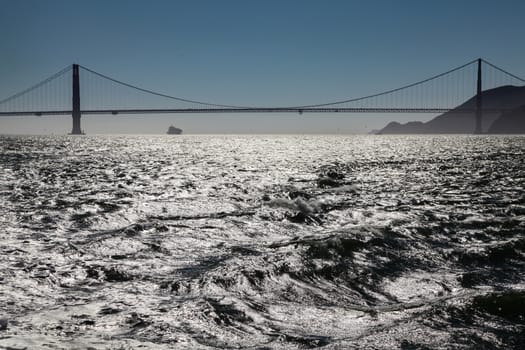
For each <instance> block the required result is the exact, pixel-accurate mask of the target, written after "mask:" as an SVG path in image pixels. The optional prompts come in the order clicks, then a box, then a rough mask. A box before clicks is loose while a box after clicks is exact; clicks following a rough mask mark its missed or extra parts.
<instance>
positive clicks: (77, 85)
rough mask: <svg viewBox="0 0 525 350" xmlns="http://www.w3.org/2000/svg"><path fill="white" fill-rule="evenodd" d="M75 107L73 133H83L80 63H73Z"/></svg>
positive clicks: (73, 111)
mask: <svg viewBox="0 0 525 350" xmlns="http://www.w3.org/2000/svg"><path fill="white" fill-rule="evenodd" d="M72 102H73V105H72V106H73V109H72V113H71V116H72V117H73V129H72V130H71V135H82V128H81V127H80V116H81V113H80V78H79V72H78V64H73V101H72Z"/></svg>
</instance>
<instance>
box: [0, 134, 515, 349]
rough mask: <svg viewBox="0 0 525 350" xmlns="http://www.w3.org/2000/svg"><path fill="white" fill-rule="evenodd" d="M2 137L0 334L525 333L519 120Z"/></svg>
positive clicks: (212, 341) (62, 344) (194, 341)
mask: <svg viewBox="0 0 525 350" xmlns="http://www.w3.org/2000/svg"><path fill="white" fill-rule="evenodd" d="M0 147H1V150H2V152H1V155H0V201H1V206H0V224H1V228H2V230H1V231H0V237H1V241H0V242H1V243H0V267H1V271H2V275H1V276H0V282H1V285H0V297H1V300H2V303H0V318H1V319H2V320H3V321H2V322H3V323H1V322H0V328H3V329H2V330H0V345H1V346H2V347H11V348H28V349H29V348H53V349H55V348H56V349H65V348H67V349H73V348H74V349H84V348H87V347H90V348H92V349H113V348H118V347H121V348H137V347H139V346H140V347H141V348H146V349H187V348H202V349H213V348H232V347H233V348H250V347H251V348H257V349H303V348H314V347H324V348H328V349H330V348H333V349H339V348H374V349H392V348H402V349H415V348H431V349H434V348H440V349H442V348H458V349H474V348H494V349H512V348H516V349H517V348H519V346H521V344H523V343H524V341H525V338H524V336H523V334H525V333H524V331H525V328H524V324H525V316H524V312H525V307H524V306H523V305H524V303H525V301H524V300H525V275H524V274H523V268H524V267H525V266H524V261H525V255H524V254H525V236H524V234H525V194H524V193H525V192H524V185H525V165H524V164H525V151H524V150H525V138H524V137H520V136H512V137H510V136H490V137H489V136H384V135H383V136H174V137H170V136H81V137H71V136H58V137H57V136H2V137H0ZM2 325H4V326H2Z"/></svg>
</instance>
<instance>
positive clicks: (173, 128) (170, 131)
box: [167, 125, 182, 135]
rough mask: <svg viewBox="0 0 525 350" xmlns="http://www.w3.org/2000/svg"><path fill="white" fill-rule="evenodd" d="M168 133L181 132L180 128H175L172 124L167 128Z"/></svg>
mask: <svg viewBox="0 0 525 350" xmlns="http://www.w3.org/2000/svg"><path fill="white" fill-rule="evenodd" d="M167 134H168V135H180V134H182V129H179V128H176V127H174V126H173V125H172V126H170V127H169V128H168V132H167Z"/></svg>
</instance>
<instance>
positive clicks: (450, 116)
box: [378, 85, 525, 134]
mask: <svg viewBox="0 0 525 350" xmlns="http://www.w3.org/2000/svg"><path fill="white" fill-rule="evenodd" d="M482 100H483V108H487V109H495V110H497V109H514V108H518V107H519V106H522V105H523V104H524V102H525V86H510V85H509V86H501V87H498V88H495V89H490V90H485V91H483V93H482ZM475 106H476V97H475V96H474V97H472V98H470V99H469V100H467V101H466V102H465V103H463V104H461V105H460V106H458V107H456V108H454V109H452V110H450V111H448V112H445V113H443V114H441V115H439V116H437V117H435V118H434V119H432V120H430V121H428V122H426V123H423V122H409V123H406V124H400V123H398V122H391V123H389V124H388V125H387V126H385V127H384V128H383V129H381V130H380V131H379V132H378V134H471V133H473V132H474V129H475V125H476V122H475V119H476V118H475V113H474V112H461V109H467V110H473V109H475ZM500 115H501V112H484V113H483V119H482V121H481V124H482V128H483V132H492V131H490V130H489V128H490V127H491V125H492V123H493V122H494V121H495V120H496V119H498V118H499V117H500ZM522 130H523V129H522ZM521 132H523V131H521Z"/></svg>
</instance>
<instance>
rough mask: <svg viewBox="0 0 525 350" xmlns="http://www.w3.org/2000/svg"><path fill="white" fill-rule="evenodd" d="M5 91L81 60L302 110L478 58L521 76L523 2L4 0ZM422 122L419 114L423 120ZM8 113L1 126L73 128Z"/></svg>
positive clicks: (124, 126) (260, 127) (175, 91)
mask: <svg viewBox="0 0 525 350" xmlns="http://www.w3.org/2000/svg"><path fill="white" fill-rule="evenodd" d="M0 6H1V7H0V8H1V10H0V33H2V38H1V40H0V53H1V55H0V99H2V98H4V97H7V96H9V95H12V94H14V93H16V92H18V91H20V90H22V89H24V88H26V87H28V86H30V85H32V84H34V83H36V82H38V81H39V80H42V79H43V78H46V77H47V76H49V75H51V74H52V73H54V72H56V71H58V70H60V69H62V68H64V67H66V66H67V65H69V64H71V63H73V62H76V63H80V64H82V65H84V66H86V67H89V68H91V69H93V70H96V71H98V72H101V73H104V74H107V75H110V76H112V77H115V78H117V79H119V80H123V81H126V82H130V83H133V84H136V85H139V86H143V87H146V88H150V89H153V90H156V91H160V92H164V93H167V94H170V95H175V96H180V97H184V98H189V99H196V100H204V101H211V102H216V103H223V104H235V105H261V104H264V105H268V104H270V105H272V104H273V105H301V104H311V103H317V102H319V103H322V102H327V101H333V100H339V99H344V98H348V97H358V96H362V95H367V94H370V93H374V92H380V91H383V90H387V89H390V88H395V87H398V86H400V85H404V84H407V83H411V82H414V81H417V80H420V79H423V78H426V77H428V76H430V75H433V74H437V73H441V72H443V71H445V70H448V69H450V68H453V67H455V66H458V65H460V64H463V63H466V62H468V61H471V60H473V59H475V58H478V57H483V58H485V59H487V60H489V61H491V62H493V63H496V64H498V65H500V66H502V67H504V68H505V69H507V70H509V71H511V72H513V73H515V74H517V75H519V76H525V45H524V44H523V42H524V40H525V27H524V24H523V16H524V14H525V1H523V0H502V1H494V0H439V1H438V0H435V1H431V0H429V1H422V0H396V1H394V0H383V1H379V0H367V1H365V0H362V1H351V0H324V1H321V0H317V1H312V0H279V1H276V0H264V1H263V0H259V1H255V0H253V1H249V0H242V1H241V0H221V1H217V0H191V1H190V0H186V1H182V0H181V1H176V0H172V1H168V0H166V1H164V0H162V1H161V0H149V1H146V0H143V1H135V0H122V1H117V0H112V1H110V0H104V1H100V0H90V1H79V0H0ZM416 117H418V116H414V115H411V116H400V115H393V116H392V115H388V116H384V115H383V116H372V115H345V116H341V115H336V116H334V115H326V116H320V115H306V116H305V115H303V116H296V115H247V116H241V115H237V116H224V115H215V116H213V115H209V116H206V115H189V116H183V115H175V116H161V117H151V116H150V117H137V116H135V117H130V118H126V119H123V118H120V119H118V117H111V116H108V117H94V116H85V117H83V126H84V129H87V130H86V131H88V132H90V133H97V132H98V133H101V132H114V133H119V132H123V133H126V132H139V133H163V132H165V129H166V128H167V126H169V124H171V123H174V124H176V125H178V126H180V127H182V128H183V129H185V131H187V132H194V133H207V132H213V131H217V132H288V133H290V132H292V133H293V132H299V133H302V132H314V131H320V132H350V133H352V132H364V131H366V130H368V129H371V128H376V127H381V126H383V125H384V123H385V122H386V121H388V120H392V119H394V120H399V121H408V120H410V119H414V118H416ZM423 117H424V118H427V119H428V116H423ZM70 124H71V122H70V118H67V117H60V118H47V117H46V118H38V120H36V121H35V118H17V119H15V118H8V119H2V120H0V133H5V132H9V133H11V132H14V133H16V132H18V133H24V132H29V133H33V132H46V133H51V132H55V133H60V132H68V131H70V128H71V125H70Z"/></svg>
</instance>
